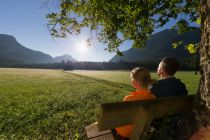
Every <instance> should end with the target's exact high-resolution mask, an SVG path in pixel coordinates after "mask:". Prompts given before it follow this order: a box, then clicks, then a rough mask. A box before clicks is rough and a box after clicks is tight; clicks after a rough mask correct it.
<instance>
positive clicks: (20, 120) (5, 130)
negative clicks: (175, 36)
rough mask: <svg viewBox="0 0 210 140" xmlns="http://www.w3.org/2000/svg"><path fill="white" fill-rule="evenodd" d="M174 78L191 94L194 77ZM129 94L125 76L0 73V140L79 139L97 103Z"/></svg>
mask: <svg viewBox="0 0 210 140" xmlns="http://www.w3.org/2000/svg"><path fill="white" fill-rule="evenodd" d="M78 74H82V75H78ZM83 75H85V76H83ZM152 75H154V74H152ZM90 77H93V78H90ZM177 77H180V78H181V79H183V81H184V82H185V83H186V84H187V87H188V89H189V91H191V93H194V92H193V90H194V91H195V90H196V88H197V85H198V78H199V76H195V75H193V73H192V72H180V73H178V74H177ZM156 78H157V77H156ZM132 90H133V88H132V87H131V86H130V82H129V72H126V71H97V72H96V71H71V72H64V71H62V70H39V69H3V68H1V69H0V139H69V138H70V139H84V134H85V133H84V126H85V125H88V124H90V123H92V122H95V121H96V120H97V114H98V106H99V104H101V103H105V102H114V101H120V100H122V98H123V97H124V96H125V95H126V94H127V93H128V92H129V91H132Z"/></svg>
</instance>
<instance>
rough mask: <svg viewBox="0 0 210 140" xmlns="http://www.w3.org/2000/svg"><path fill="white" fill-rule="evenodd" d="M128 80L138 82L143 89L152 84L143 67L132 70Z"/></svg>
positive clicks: (147, 72)
mask: <svg viewBox="0 0 210 140" xmlns="http://www.w3.org/2000/svg"><path fill="white" fill-rule="evenodd" d="M130 78H131V80H136V81H138V82H139V83H140V84H141V86H143V87H148V86H149V85H150V84H151V82H152V79H151V75H150V73H149V71H148V70H147V69H146V68H144V67H136V68H134V69H133V70H132V71H131V74H130Z"/></svg>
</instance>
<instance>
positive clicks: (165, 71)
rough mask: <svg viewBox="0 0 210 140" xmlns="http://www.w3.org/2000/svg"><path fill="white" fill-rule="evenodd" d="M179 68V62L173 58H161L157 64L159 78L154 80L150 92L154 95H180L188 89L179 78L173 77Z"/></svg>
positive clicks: (184, 93)
mask: <svg viewBox="0 0 210 140" xmlns="http://www.w3.org/2000/svg"><path fill="white" fill-rule="evenodd" d="M178 68H179V62H178V61H177V60H176V59H175V58H169V57H168V58H163V59H162V60H161V62H160V64H159V66H158V70H157V74H158V75H159V76H160V80H158V81H156V82H155V83H154V84H153V86H152V88H151V92H152V93H153V94H154V95H155V96H156V97H167V96H182V95H187V93H188V91H187V89H186V87H185V85H184V84H183V83H182V82H181V80H180V79H176V78H175V77H174V75H175V73H176V71H177V70H178Z"/></svg>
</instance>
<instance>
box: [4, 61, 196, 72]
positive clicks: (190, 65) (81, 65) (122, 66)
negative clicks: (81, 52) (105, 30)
mask: <svg viewBox="0 0 210 140" xmlns="http://www.w3.org/2000/svg"><path fill="white" fill-rule="evenodd" d="M158 64H159V61H157V62H139V63H132V62H117V63H115V62H71V61H67V62H65V61H62V62H61V63H44V64H18V63H13V64H11V63H10V64H1V63H0V67H5V68H40V69H63V70H131V69H133V68H134V67H139V66H142V67H146V68H148V69H150V70H156V69H157V66H158ZM194 68H195V63H194V62H193V61H189V60H187V61H182V63H181V70H194Z"/></svg>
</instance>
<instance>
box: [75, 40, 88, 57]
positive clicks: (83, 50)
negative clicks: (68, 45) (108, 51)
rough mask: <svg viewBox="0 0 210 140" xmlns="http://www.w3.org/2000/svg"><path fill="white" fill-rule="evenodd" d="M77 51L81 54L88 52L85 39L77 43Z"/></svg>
mask: <svg viewBox="0 0 210 140" xmlns="http://www.w3.org/2000/svg"><path fill="white" fill-rule="evenodd" d="M77 51H78V52H79V53H81V54H84V53H87V52H88V45H87V43H86V42H85V41H83V42H81V43H79V44H78V45H77Z"/></svg>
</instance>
